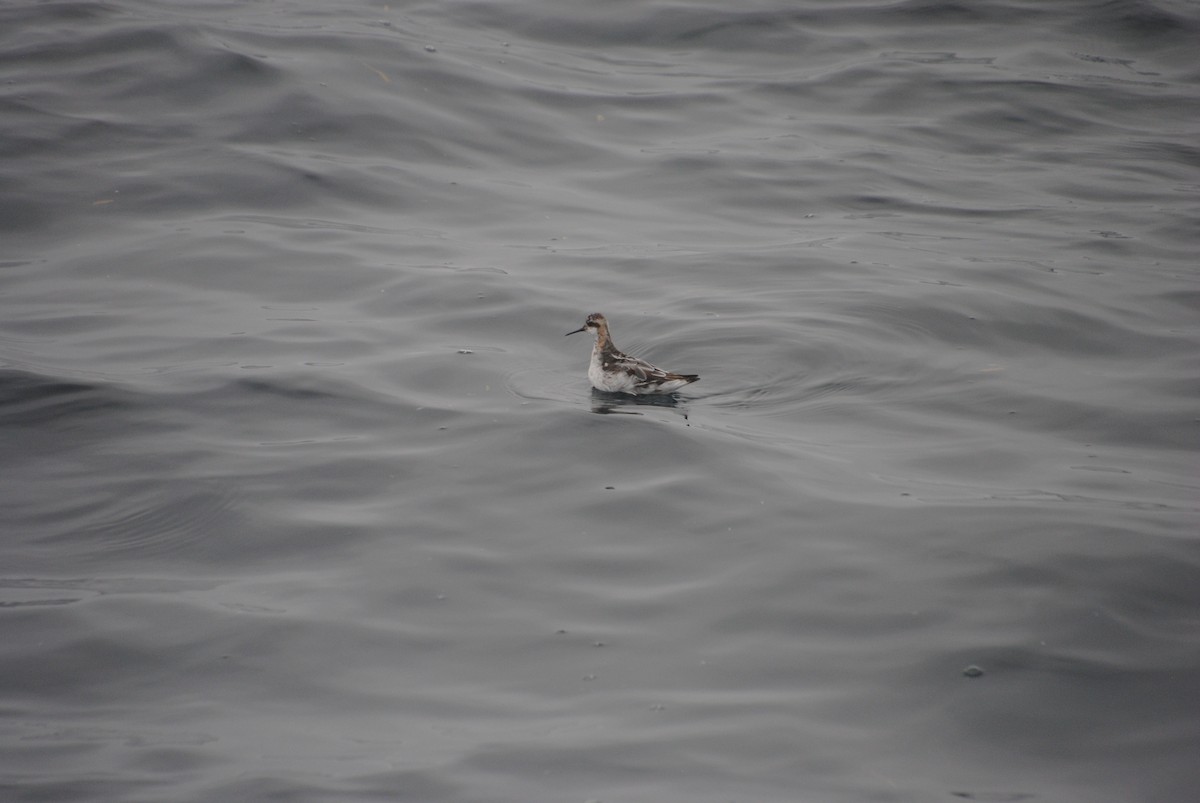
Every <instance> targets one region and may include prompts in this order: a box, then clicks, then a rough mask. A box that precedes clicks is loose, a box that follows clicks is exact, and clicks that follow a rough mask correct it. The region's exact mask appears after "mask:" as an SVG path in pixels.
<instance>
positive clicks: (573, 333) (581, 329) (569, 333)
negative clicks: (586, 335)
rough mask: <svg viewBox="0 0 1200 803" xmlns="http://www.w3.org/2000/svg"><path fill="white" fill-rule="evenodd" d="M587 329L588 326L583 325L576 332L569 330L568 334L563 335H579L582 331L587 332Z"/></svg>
mask: <svg viewBox="0 0 1200 803" xmlns="http://www.w3.org/2000/svg"><path fill="white" fill-rule="evenodd" d="M586 331H587V327H586V326H581V327H579V328H578V329H576V330H575V331H574V332H567V334H565V335H563V337H567V336H568V335H577V334H579V333H580V332H586Z"/></svg>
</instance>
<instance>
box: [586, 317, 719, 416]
mask: <svg viewBox="0 0 1200 803" xmlns="http://www.w3.org/2000/svg"><path fill="white" fill-rule="evenodd" d="M579 332H591V333H592V334H593V335H594V336H595V337H596V344H595V345H594V346H592V361H591V363H590V364H589V365H588V379H590V380H591V382H592V387H594V388H595V389H596V390H603V391H607V392H608V393H631V394H633V395H634V396H645V395H648V394H652V393H671V392H672V391H675V390H678V389H679V388H681V387H683V386H684V385H688V384H691V383H692V382H695V381H696V380H697V379H699V378H700V377H699V376H698V375H696V374H676V373H672V372H671V371H664V370H663V369H661V368H657V367H655V366H653V365H651V364H650V363H648V362H646V361H645V360H639V359H638V358H637V357H630V356H629V355H628V354H626V353H624V352H623V351H621V350H620V349H618V348H617V347H616V346H615V345H613V342H612V335H610V334H609V333H608V319H607V318H605V317H604V316H603V315H601V314H600V313H599V312H593V313H592V314H591V315H589V316H588V317H587V321H586V322H585V323H584V324H583V326H581V327H579V328H578V329H576V330H575V331H573V332H567V335H574V334H578V333H579Z"/></svg>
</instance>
